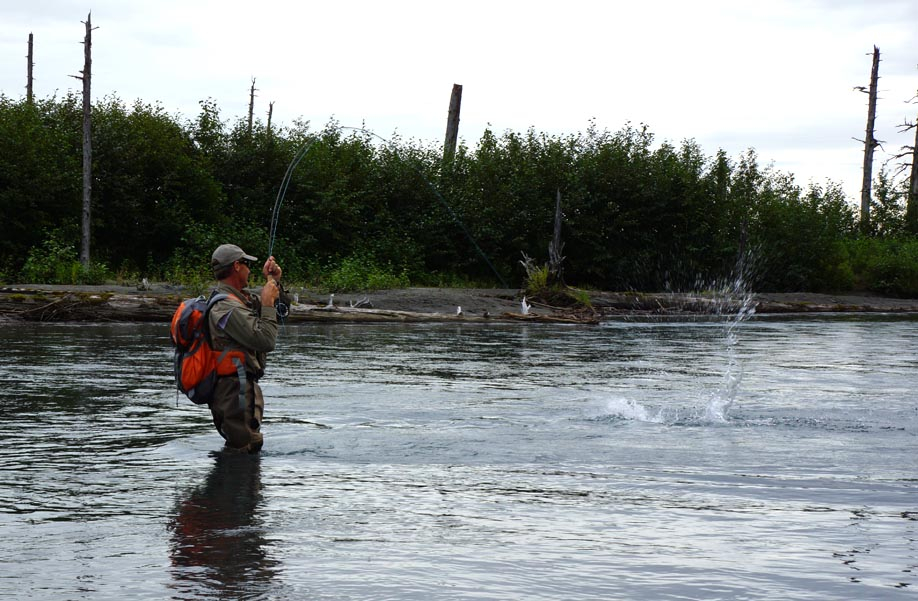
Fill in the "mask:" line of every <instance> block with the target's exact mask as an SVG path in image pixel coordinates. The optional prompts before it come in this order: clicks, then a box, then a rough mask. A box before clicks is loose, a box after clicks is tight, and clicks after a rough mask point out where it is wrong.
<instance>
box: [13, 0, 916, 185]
mask: <svg viewBox="0 0 918 601" xmlns="http://www.w3.org/2000/svg"><path fill="white" fill-rule="evenodd" d="M90 10H92V23H93V25H94V26H95V27H98V29H96V30H95V31H94V32H93V73H92V75H93V79H92V83H93V97H94V99H100V98H102V97H103V96H107V95H112V94H115V95H117V96H118V97H120V98H121V99H122V100H124V101H125V102H126V103H128V104H130V103H132V102H133V101H134V100H135V99H140V100H142V101H144V102H149V103H156V102H159V103H161V104H162V105H163V107H164V108H165V109H166V110H167V111H168V112H169V113H172V114H178V115H181V116H182V117H183V118H187V119H191V118H193V117H195V116H196V115H197V114H198V112H199V104H198V103H199V101H201V100H203V99H206V98H213V99H214V100H215V101H216V103H217V105H218V107H219V108H220V109H221V113H222V117H223V118H224V119H226V120H235V119H236V118H237V117H244V116H245V115H246V113H247V109H248V100H249V99H248V90H249V86H250V85H251V78H252V77H255V78H256V80H257V81H256V88H257V90H258V92H257V94H258V96H257V98H256V109H255V110H256V114H257V115H258V116H259V117H260V118H261V119H262V120H266V118H267V110H268V103H269V102H270V101H274V103H275V104H274V117H273V119H274V123H275V124H278V125H283V124H289V123H291V122H292V121H293V119H295V118H298V117H301V118H303V119H306V120H308V121H310V122H311V125H312V128H313V129H314V130H315V129H320V128H321V127H322V126H323V125H325V124H326V123H327V122H328V121H329V120H330V119H331V118H334V119H336V120H337V121H338V122H339V123H340V124H341V125H345V126H361V125H363V126H365V127H367V128H368V129H370V130H372V131H374V132H376V133H377V134H379V135H381V136H383V137H386V138H388V137H391V136H392V135H393V134H394V133H398V134H399V135H401V136H402V137H403V138H415V139H419V140H422V141H425V142H435V143H437V144H439V143H441V142H442V140H443V137H444V133H445V127H446V115H447V109H448V106H449V97H450V92H451V90H452V85H453V83H459V84H462V86H463V95H462V110H461V125H460V137H461V138H462V139H463V140H464V141H465V142H466V144H468V145H469V146H470V147H473V148H474V147H475V146H476V144H477V142H478V140H479V139H480V137H481V134H482V132H483V131H484V129H485V128H486V127H489V126H490V127H491V129H492V130H493V131H495V133H497V134H501V133H503V132H504V131H506V130H512V131H516V132H525V131H526V130H527V129H528V128H529V127H530V126H532V127H534V128H535V130H536V131H538V132H546V133H550V134H561V135H564V134H573V133H578V132H583V131H585V130H586V128H587V127H588V125H589V123H590V120H594V121H595V123H596V124H597V126H598V127H600V128H606V129H609V130H611V131H617V130H619V129H620V128H621V127H622V126H624V125H625V124H626V123H628V122H631V123H632V124H635V125H638V124H641V123H646V124H647V125H648V126H649V128H650V131H651V132H653V133H654V135H655V136H656V140H657V141H658V142H659V141H663V140H667V141H670V142H672V143H674V144H677V145H678V144H679V143H680V142H681V141H682V140H684V139H686V138H694V139H695V140H696V141H697V142H698V143H699V144H700V145H701V148H702V150H703V152H704V153H705V154H706V155H708V156H713V155H714V154H715V153H716V152H717V150H718V149H719V148H723V149H724V150H726V151H727V153H728V154H729V156H730V157H731V158H736V157H737V156H738V155H739V154H740V153H741V152H743V151H744V150H745V149H747V148H750V147H752V148H754V149H755V150H756V151H757V153H758V156H759V163H760V165H762V166H766V165H768V164H769V163H773V164H774V166H775V168H776V169H778V170H779V171H782V172H785V173H793V174H794V175H795V177H796V180H797V182H798V183H799V184H801V185H805V184H807V183H808V182H810V181H813V182H815V183H819V184H824V183H825V182H826V180H828V179H831V180H833V181H836V182H840V183H842V184H843V185H844V189H845V191H846V193H847V194H848V196H849V197H850V198H851V199H852V201H853V200H854V199H855V198H858V197H859V191H860V179H861V175H860V173H861V165H862V161H863V144H861V143H859V142H857V141H855V139H854V138H859V139H863V137H864V129H865V125H866V115H867V112H866V103H867V96H866V94H862V93H859V92H855V91H853V88H854V86H858V85H864V86H866V85H867V84H868V83H869V76H870V61H871V58H870V56H869V54H870V53H871V52H872V49H873V46H874V45H877V46H879V48H880V51H881V58H882V62H881V64H880V76H881V79H880V86H879V88H880V102H879V107H878V119H877V127H876V133H877V137H878V138H879V139H880V140H882V141H885V144H884V148H885V152H883V151H878V153H877V155H876V161H875V167H874V173H876V172H878V171H879V166H880V164H881V163H882V162H883V161H884V160H886V159H887V158H888V157H889V155H890V154H895V153H897V152H899V151H900V147H901V146H902V145H904V144H910V143H912V141H913V140H914V137H913V134H903V133H899V129H900V128H899V127H898V125H899V124H901V123H902V122H903V121H904V120H906V119H908V120H909V121H915V119H916V117H918V104H907V101H908V100H910V99H912V98H913V97H914V96H915V94H916V92H918V1H916V0H796V1H794V0H767V1H766V0H692V1H690V0H639V1H635V0H628V1H617V0H616V1H611V0H610V1H606V2H601V1H579V0H564V1H560V0H556V1H554V2H544V1H540V0H528V1H517V0H489V1H486V2H485V1H479V0H463V1H461V2H439V1H436V0H426V1H408V0H376V1H363V0H355V1H344V0H338V1H328V0H326V1H324V2H316V1H312V0H299V1H294V0H261V2H240V1H237V0H220V1H208V0H155V1H154V0H150V1H144V2H141V1H137V0H94V1H92V2H89V3H84V2H78V1H76V0H30V1H29V2H25V1H19V0H0V92H2V93H3V94H5V95H7V96H8V97H11V98H21V97H23V96H24V95H25V81H26V59H25V55H26V51H27V41H28V34H29V33H30V32H31V33H33V34H34V36H35V51H34V54H35V59H34V62H35V71H34V76H35V94H36V95H37V96H39V97H48V96H50V95H52V94H55V93H57V94H59V95H63V94H64V93H65V92H66V91H67V90H79V89H80V85H81V84H80V82H79V81H78V80H76V79H73V78H71V77H69V76H70V75H77V74H78V72H79V71H80V70H81V69H82V67H83V54H82V52H83V50H82V48H83V47H82V45H81V42H82V39H83V35H84V33H85V30H84V26H83V24H82V21H84V20H85V19H86V15H87V13H88V12H89V11H90Z"/></svg>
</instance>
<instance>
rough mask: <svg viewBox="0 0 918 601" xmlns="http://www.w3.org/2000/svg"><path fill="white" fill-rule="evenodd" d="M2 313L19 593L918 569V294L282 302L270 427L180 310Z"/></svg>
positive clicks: (842, 574) (778, 594) (893, 581)
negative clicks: (229, 437) (587, 320)
mask: <svg viewBox="0 0 918 601" xmlns="http://www.w3.org/2000/svg"><path fill="white" fill-rule="evenodd" d="M0 343H2V347H3V349H4V352H3V353H2V354H0V366H2V369H0V374H2V375H0V380H2V386H0V399H2V402H3V407H5V412H4V418H3V419H2V420H0V436H2V439H3V445H2V449H3V450H2V454H0V529H2V530H0V531H2V537H0V598H16V599H76V600H82V599H86V600H90V599H92V600H95V599H170V598H171V599H527V600H528V599H654V600H657V599H820V600H822V599H914V598H915V595H916V592H918V444H916V443H918V399H916V394H918V393H916V390H918V370H916V367H918V365H916V363H918V320H915V319H910V318H895V317H892V316H879V317H873V318H870V319H867V318H864V317H856V318H851V317H842V316H828V317H821V318H806V319H793V318H781V319H773V318H772V319H765V318H754V319H750V320H746V321H743V322H742V323H738V322H737V321H736V320H727V321H726V322H718V321H697V322H678V323H677V322H634V321H621V322H611V323H605V324H603V325H601V326H591V327H581V326H560V325H557V326H555V325H544V324H513V325H506V324H504V325H501V324H492V325H479V324H466V325H457V324H448V325H446V324H441V325H346V324H340V325H295V326H293V325H288V326H286V327H285V328H284V329H283V331H282V333H281V338H280V341H279V345H278V349H277V351H276V352H275V353H274V354H273V355H272V361H273V363H272V364H271V366H270V370H269V374H268V376H267V377H266V378H265V379H264V380H263V382H262V383H263V387H264V390H265V395H266V398H267V408H266V421H265V425H264V428H263V431H264V433H265V438H266V443H265V448H264V451H263V452H262V454H261V455H260V456H257V457H240V456H232V455H225V454H223V453H221V452H220V450H221V447H222V440H221V439H220V438H219V435H218V434H217V433H216V432H215V431H214V430H213V429H212V426H211V425H210V423H209V413H208V412H207V410H206V408H201V407H198V406H195V405H192V404H191V403H190V402H189V401H187V400H186V399H185V398H184V397H182V398H178V399H177V398H176V394H175V392H174V389H173V388H172V383H171V374H170V369H171V365H170V357H171V350H170V348H169V343H168V334H167V328H166V326H165V325H163V324H156V325H138V324H110V325H85V324H81V325H75V324H74V325H61V324H19V323H15V324H13V323H6V324H2V325H0Z"/></svg>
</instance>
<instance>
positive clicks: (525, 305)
mask: <svg viewBox="0 0 918 601" xmlns="http://www.w3.org/2000/svg"><path fill="white" fill-rule="evenodd" d="M531 307H532V305H530V304H529V303H527V302H526V297H525V296H524V297H523V302H521V303H520V309H521V310H522V311H523V315H529V309H530V308H531Z"/></svg>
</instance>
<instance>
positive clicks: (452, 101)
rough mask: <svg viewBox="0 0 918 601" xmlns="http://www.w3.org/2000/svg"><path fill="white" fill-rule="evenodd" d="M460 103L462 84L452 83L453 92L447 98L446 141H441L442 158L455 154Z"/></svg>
mask: <svg viewBox="0 0 918 601" xmlns="http://www.w3.org/2000/svg"><path fill="white" fill-rule="evenodd" d="M461 104H462V86H461V85H459V84H457V83H454V84H453V93H452V95H450V98H449V115H448V116H447V118H446V141H445V142H444V143H443V158H444V159H449V158H452V156H453V155H454V154H456V143H457V141H458V140H459V107H460V105H461Z"/></svg>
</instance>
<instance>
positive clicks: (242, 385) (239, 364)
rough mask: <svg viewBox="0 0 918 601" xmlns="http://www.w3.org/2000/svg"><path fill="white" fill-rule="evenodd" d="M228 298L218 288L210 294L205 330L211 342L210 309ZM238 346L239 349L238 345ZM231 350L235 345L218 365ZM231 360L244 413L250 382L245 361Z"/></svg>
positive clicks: (235, 358)
mask: <svg viewBox="0 0 918 601" xmlns="http://www.w3.org/2000/svg"><path fill="white" fill-rule="evenodd" d="M228 298H230V295H229V294H226V293H219V294H218V293H217V289H216V288H214V291H213V292H211V294H210V298H209V299H208V300H207V309H206V310H205V311H204V328H205V329H204V331H205V332H206V335H207V340H208V342H209V343H210V344H213V339H212V338H211V335H210V310H211V309H213V308H214V305H216V304H217V303H219V302H220V301H222V300H226V299H228ZM237 300H238V299H237ZM239 302H240V303H241V301H239ZM236 348H237V349H238V347H236ZM230 350H233V347H229V348H226V349H224V350H223V352H222V353H220V357H219V358H218V359H217V365H220V364H221V363H222V362H223V359H224V358H225V357H226V354H227V353H228V352H229V351H230ZM231 361H232V362H233V365H235V366H236V375H237V376H238V378H239V410H240V411H242V412H243V413H244V412H245V406H246V401H245V390H246V384H247V383H248V379H247V378H246V377H245V362H243V361H240V360H239V358H238V357H233V358H232V359H231Z"/></svg>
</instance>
